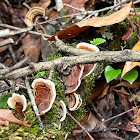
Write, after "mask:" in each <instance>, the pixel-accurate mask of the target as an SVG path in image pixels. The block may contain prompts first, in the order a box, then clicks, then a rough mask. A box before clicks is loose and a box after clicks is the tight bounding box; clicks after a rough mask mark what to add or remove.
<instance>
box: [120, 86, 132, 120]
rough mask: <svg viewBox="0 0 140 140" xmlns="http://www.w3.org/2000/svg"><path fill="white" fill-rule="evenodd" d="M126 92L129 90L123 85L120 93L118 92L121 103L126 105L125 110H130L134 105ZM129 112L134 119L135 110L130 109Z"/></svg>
mask: <svg viewBox="0 0 140 140" xmlns="http://www.w3.org/2000/svg"><path fill="white" fill-rule="evenodd" d="M125 92H127V91H126V90H125V89H124V88H123V87H122V88H121V90H120V93H118V96H119V100H120V102H121V104H122V105H123V107H124V110H125V111H127V110H130V109H131V108H132V105H131V103H130V102H129V100H128V96H127V95H125V94H123V93H125ZM127 114H128V115H129V117H130V118H132V119H133V117H134V113H133V111H130V112H128V113H127Z"/></svg>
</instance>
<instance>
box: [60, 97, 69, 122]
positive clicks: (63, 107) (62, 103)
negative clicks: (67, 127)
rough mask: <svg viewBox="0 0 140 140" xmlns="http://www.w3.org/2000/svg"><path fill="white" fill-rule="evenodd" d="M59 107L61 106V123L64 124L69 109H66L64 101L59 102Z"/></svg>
mask: <svg viewBox="0 0 140 140" xmlns="http://www.w3.org/2000/svg"><path fill="white" fill-rule="evenodd" d="M59 105H60V107H59V115H60V122H62V121H64V120H65V118H66V114H67V108H66V105H65V103H64V102H63V101H62V100H61V101H60V102H59Z"/></svg>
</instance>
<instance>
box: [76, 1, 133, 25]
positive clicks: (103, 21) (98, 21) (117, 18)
mask: <svg viewBox="0 0 140 140" xmlns="http://www.w3.org/2000/svg"><path fill="white" fill-rule="evenodd" d="M131 5H132V2H130V3H129V4H128V5H127V6H125V7H124V8H122V9H121V10H119V11H118V12H116V13H114V14H112V15H110V16H107V17H92V18H90V19H86V20H84V21H82V22H79V23H77V24H76V25H78V26H79V27H84V26H93V27H102V26H108V25H112V24H115V23H119V22H121V21H123V20H124V19H125V18H126V17H127V15H128V14H129V12H130V9H131Z"/></svg>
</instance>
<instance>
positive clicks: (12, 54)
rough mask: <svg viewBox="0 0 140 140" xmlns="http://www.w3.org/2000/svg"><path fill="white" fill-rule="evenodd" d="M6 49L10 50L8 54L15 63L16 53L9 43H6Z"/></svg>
mask: <svg viewBox="0 0 140 140" xmlns="http://www.w3.org/2000/svg"><path fill="white" fill-rule="evenodd" d="M8 50H9V52H10V55H11V57H12V60H13V62H14V63H16V62H17V59H16V55H15V53H14V51H13V48H12V46H11V45H8Z"/></svg>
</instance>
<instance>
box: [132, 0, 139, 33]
mask: <svg viewBox="0 0 140 140" xmlns="http://www.w3.org/2000/svg"><path fill="white" fill-rule="evenodd" d="M132 6H133V9H134V12H135V16H136V21H137V26H138V30H139V33H140V24H139V20H138V16H137V13H136V9H135V6H134V3H133V0H132Z"/></svg>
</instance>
